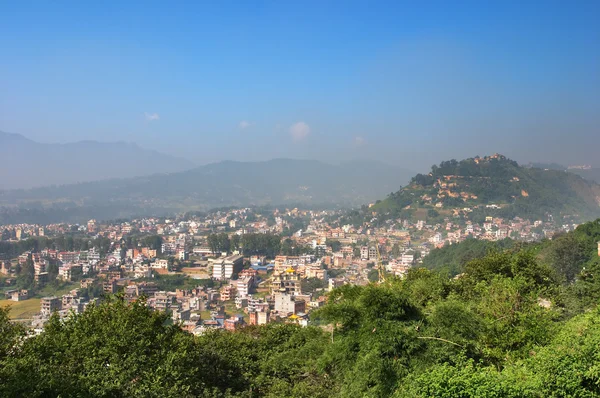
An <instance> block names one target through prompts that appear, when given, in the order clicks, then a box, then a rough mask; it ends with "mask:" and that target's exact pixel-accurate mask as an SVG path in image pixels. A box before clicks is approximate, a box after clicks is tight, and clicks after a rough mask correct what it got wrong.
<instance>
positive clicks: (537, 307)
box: [0, 220, 600, 398]
mask: <svg viewBox="0 0 600 398" xmlns="http://www.w3.org/2000/svg"><path fill="white" fill-rule="evenodd" d="M560 239H564V241H562V240H561V241H558V240H556V241H552V242H543V243H542V244H540V245H538V246H536V247H525V248H517V247H512V248H510V249H508V250H501V249H498V250H497V251H492V252H490V253H488V254H486V255H484V256H483V257H477V258H474V259H472V260H471V261H468V262H467V263H466V264H465V265H464V267H463V268H462V274H461V275H460V276H459V277H457V278H449V277H448V276H446V275H443V274H440V273H438V272H436V271H431V270H427V269H425V268H418V269H412V270H410V271H409V272H408V274H407V276H406V277H405V278H403V279H396V278H390V279H389V280H387V281H386V282H384V283H381V284H377V283H372V284H369V285H367V286H352V285H345V286H342V287H339V288H336V289H334V290H333V291H332V292H330V293H329V295H328V301H327V303H326V305H325V306H323V307H322V308H320V309H318V310H316V311H314V312H313V313H312V322H313V326H309V327H305V328H303V327H300V326H298V325H295V324H287V323H279V324H269V325H265V326H249V327H246V328H243V329H241V330H239V331H236V332H228V331H209V332H207V333H205V334H203V335H201V336H197V337H196V336H193V335H191V334H188V333H186V332H184V331H183V330H182V329H181V328H180V327H179V326H178V325H173V324H171V323H170V322H168V319H169V317H168V315H167V314H165V313H163V312H154V311H152V310H150V309H149V308H148V307H147V306H146V303H145V302H144V301H143V300H141V301H138V302H134V303H131V304H129V303H128V302H127V301H126V300H124V299H123V298H122V297H119V296H110V297H108V298H106V299H105V300H104V301H103V302H100V303H98V304H93V305H91V306H90V307H89V308H88V309H87V310H86V311H84V312H83V313H82V314H79V315H73V316H72V317H71V318H69V319H67V320H65V321H60V320H59V319H58V317H53V318H52V319H51V321H50V322H49V324H48V325H47V326H46V328H45V330H44V331H43V332H42V333H41V334H39V335H37V336H31V337H29V338H27V339H24V338H23V337H24V335H25V331H24V330H23V329H22V328H21V327H20V326H19V325H18V324H13V323H10V322H9V320H8V316H7V312H6V310H0V330H2V333H1V334H0V379H1V380H2V383H0V395H2V396H7V397H12V396H15V397H16V396H28V397H38V396H98V397H103V396H105V397H108V396H111V397H114V396H123V397H124V396H127V397H283V396H285V397H296V398H300V397H306V398H308V397H348V398H349V397H374V398H375V397H377V398H379V397H382V398H383V397H394V398H409V397H410V398H412V397H448V398H450V397H452V398H454V397H465V398H466V397H472V398H475V397H498V398H500V397H515V398H516V397H530V398H538V397H565V398H566V397H597V396H598V395H599V394H600V371H599V368H598V363H599V361H600V306H599V303H600V258H599V257H598V253H597V246H596V247H593V245H592V243H591V242H594V241H597V240H600V220H597V221H594V222H591V223H588V224H585V225H582V226H580V227H578V228H577V230H576V231H575V232H572V233H569V234H567V235H565V236H564V237H562V238H560ZM575 242H576V243H577V244H576V245H573V243H575ZM569 259H570V260H573V261H574V264H578V265H577V266H576V267H575V268H573V269H571V268H570V267H565V266H564V265H561V264H564V261H565V260H569ZM65 375H68V377H65Z"/></svg>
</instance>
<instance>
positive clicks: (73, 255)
mask: <svg viewBox="0 0 600 398" xmlns="http://www.w3.org/2000/svg"><path fill="white" fill-rule="evenodd" d="M58 259H59V260H60V261H61V262H62V263H76V262H79V252H60V253H58Z"/></svg>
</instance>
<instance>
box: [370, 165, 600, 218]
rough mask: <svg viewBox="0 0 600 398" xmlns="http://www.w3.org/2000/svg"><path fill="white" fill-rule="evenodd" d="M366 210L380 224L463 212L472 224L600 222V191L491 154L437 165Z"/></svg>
mask: <svg viewBox="0 0 600 398" xmlns="http://www.w3.org/2000/svg"><path fill="white" fill-rule="evenodd" d="M419 209H422V210H421V212H419ZM463 209H467V210H463ZM371 210H373V211H374V212H376V213H377V216H378V218H380V219H386V218H391V217H402V218H411V217H416V216H418V215H419V214H423V213H424V214H427V210H435V212H436V213H438V212H439V213H441V214H443V215H447V216H452V215H457V214H458V213H459V212H465V213H467V212H468V213H470V218H473V217H475V218H476V219H475V221H481V220H480V219H479V218H482V217H483V216H484V215H493V216H498V217H505V218H510V219H512V218H514V217H517V216H518V217H522V218H526V219H547V217H548V216H549V215H552V216H553V217H554V218H555V220H559V218H558V217H559V216H566V217H569V218H571V219H573V220H579V221H581V220H590V219H594V218H596V217H598V216H600V185H598V184H597V183H595V182H591V181H587V180H585V179H583V178H582V177H580V176H578V175H575V174H572V173H568V172H565V171H560V170H551V169H539V168H535V167H522V166H520V165H519V164H517V162H515V161H513V160H510V159H507V158H506V157H504V156H502V155H498V154H496V155H493V156H487V157H483V158H480V157H475V158H470V159H465V160H461V161H457V160H450V161H444V162H441V163H440V164H439V165H435V166H433V167H432V168H431V172H430V173H429V174H417V175H416V176H415V177H413V178H412V179H411V181H410V183H409V184H408V185H407V186H406V187H404V188H402V189H400V190H399V191H397V192H394V193H392V194H390V195H389V196H388V197H387V198H386V199H385V200H383V201H381V202H378V203H377V204H376V205H375V206H374V207H372V209H371ZM430 213H431V212H430Z"/></svg>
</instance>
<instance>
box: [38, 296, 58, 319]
mask: <svg viewBox="0 0 600 398" xmlns="http://www.w3.org/2000/svg"><path fill="white" fill-rule="evenodd" d="M41 305H42V308H41V312H42V315H45V316H50V315H52V313H53V312H55V311H60V305H61V303H60V299H59V298H58V297H54V296H53V297H44V298H42V300H41Z"/></svg>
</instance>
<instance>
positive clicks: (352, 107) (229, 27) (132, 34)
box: [0, 1, 600, 170]
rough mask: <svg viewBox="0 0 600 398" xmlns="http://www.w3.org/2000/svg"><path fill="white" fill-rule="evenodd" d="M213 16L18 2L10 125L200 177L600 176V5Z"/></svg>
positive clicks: (216, 6)
mask: <svg viewBox="0 0 600 398" xmlns="http://www.w3.org/2000/svg"><path fill="white" fill-rule="evenodd" d="M200 3H202V4H200ZM209 3H210V2H197V3H190V4H185V3H180V4H168V3H166V2H154V3H150V2H144V3H137V4H134V3H129V4H122V2H112V3H109V2H96V3H91V2H70V3H67V2H62V3H60V4H54V3H53V4H50V3H48V2H33V3H32V2H20V1H13V2H3V3H2V5H0V58H1V59H2V62H0V76H1V78H0V130H2V131H6V132H11V133H18V134H22V135H24V136H26V137H28V138H30V139H32V140H35V141H38V142H44V143H67V142H75V141H81V140H97V141H102V142H112V141H127V142H135V143H137V144H139V145H140V146H142V147H144V148H147V149H152V150H157V151H160V152H163V153H166V154H169V155H175V156H179V157H184V158H187V159H189V160H191V161H192V162H194V163H196V164H205V163H209V162H214V161H219V160H223V159H235V160H259V159H271V158H278V157H290V158H305V159H320V160H324V161H329V162H338V161H343V160H348V159H356V158H362V159H377V160H382V161H385V162H388V163H390V164H394V165H398V166H403V167H407V168H410V169H412V170H426V169H427V168H428V167H429V166H430V165H431V164H434V163H439V161H441V160H444V159H450V158H457V159H461V158H465V157H472V156H475V155H484V154H490V153H494V152H500V153H503V154H505V155H507V156H509V157H511V158H514V159H516V160H518V161H520V162H529V161H544V162H549V161H553V162H559V163H562V164H592V165H595V166H600V163H599V161H598V160H597V159H598V157H597V152H598V148H597V145H594V144H595V143H597V142H598V137H599V136H600V131H599V128H598V126H599V125H600V74H599V73H598V71H600V24H598V17H599V15H600V2H598V1H577V2H566V1H563V2H554V1H545V2H537V1H529V2H508V1H502V2H496V4H494V5H491V4H488V3H491V2H466V1H465V2H462V1H461V2H418V3H419V4H416V3H414V2H413V4H408V2H398V1H396V2H388V3H385V2H377V3H375V2H362V3H360V2H346V1H344V2H342V1H340V2H327V3H326V4H325V2H236V3H233V2H229V3H228V4H222V3H223V2H214V3H213V4H209Z"/></svg>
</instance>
